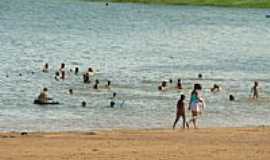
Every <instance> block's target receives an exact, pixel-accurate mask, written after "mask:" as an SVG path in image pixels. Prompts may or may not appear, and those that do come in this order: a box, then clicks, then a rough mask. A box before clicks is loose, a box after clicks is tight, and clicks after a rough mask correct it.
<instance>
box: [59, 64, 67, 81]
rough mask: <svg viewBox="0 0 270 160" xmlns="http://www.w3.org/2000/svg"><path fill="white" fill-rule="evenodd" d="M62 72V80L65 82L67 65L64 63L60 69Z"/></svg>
mask: <svg viewBox="0 0 270 160" xmlns="http://www.w3.org/2000/svg"><path fill="white" fill-rule="evenodd" d="M59 72H60V75H61V76H60V78H61V79H62V80H64V79H65V78H66V73H65V63H62V64H61V66H60V69H59Z"/></svg>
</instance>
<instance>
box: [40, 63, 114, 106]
mask: <svg viewBox="0 0 270 160" xmlns="http://www.w3.org/2000/svg"><path fill="white" fill-rule="evenodd" d="M42 72H44V73H49V64H48V63H45V64H44V66H43V69H42ZM69 72H71V73H72V72H73V70H72V69H70V70H69ZM74 74H75V75H79V67H75V69H74ZM94 75H95V72H94V70H93V69H92V68H91V67H89V68H88V70H87V71H86V72H84V73H83V75H82V76H83V83H86V84H90V83H92V81H93V77H94ZM54 79H55V80H56V81H60V80H65V79H66V68H65V63H62V64H61V65H60V68H59V69H58V70H57V71H56V72H55V76H54ZM92 88H93V89H95V90H98V89H100V88H104V89H111V81H110V80H108V81H107V84H105V85H104V86H100V81H99V80H98V79H96V80H95V81H94V84H93V86H92ZM68 93H69V94H70V95H72V94H73V89H69V91H68ZM114 96H115V95H114ZM50 100H52V98H48V89H47V88H43V90H42V91H41V93H40V94H39V96H38V97H37V99H36V100H35V103H37V104H51V101H50ZM54 103H55V102H54ZM81 105H82V106H83V107H85V106H86V102H85V101H83V102H82V103H81Z"/></svg>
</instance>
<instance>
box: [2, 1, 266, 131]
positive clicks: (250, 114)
mask: <svg viewBox="0 0 270 160" xmlns="http://www.w3.org/2000/svg"><path fill="white" fill-rule="evenodd" d="M267 13H268V11H267V10H259V9H236V8H215V7H192V6H166V5H165V6H163V5H141V4H117V3H113V4H110V5H109V6H105V4H104V3H93V2H84V1H77V0H1V1H0V61H1V68H0V130H1V131H86V130H95V129H111V128H132V129H133V128H134V129H137V128H170V127H172V123H173V121H174V118H175V105H176V102H177V99H178V97H179V95H180V94H181V93H183V94H185V95H186V96H187V101H188V98H189V95H190V92H191V89H192V85H193V84H194V83H197V82H199V83H201V84H202V85H203V88H204V90H203V92H204V96H205V99H206V103H207V107H206V110H205V112H204V114H203V116H202V117H201V119H200V126H201V127H236V126H240V127H241V126H254V125H270V74H269V73H270V72H269V68H270V19H269V18H265V14H267ZM46 62H48V63H49V65H50V72H49V73H42V72H41V69H42V66H43V64H44V63H46ZM63 62H64V63H65V64H66V68H67V70H69V69H70V68H74V67H75V66H79V67H80V70H81V72H82V71H85V70H86V69H87V68H88V67H89V66H91V67H93V68H94V69H95V70H96V71H97V74H96V75H95V77H94V78H93V79H99V80H101V85H104V84H105V83H106V81H107V80H111V81H112V89H111V90H106V89H100V90H99V91H95V90H93V89H92V84H84V83H83V82H82V76H75V75H74V74H73V73H68V75H67V79H66V80H65V81H55V79H54V72H55V71H56V70H57V69H58V68H59V66H60V64H61V63H63ZM32 72H34V74H32ZM20 73H21V74H22V76H19V74H20ZM198 73H202V74H203V79H202V80H197V79H196V77H197V75H198ZM7 75H8V77H7ZM169 78H172V79H173V80H174V83H176V80H177V78H182V80H183V85H184V89H183V90H182V91H181V92H179V91H176V90H175V89H171V90H169V91H166V92H159V91H158V90H157V86H158V85H159V83H160V82H161V81H162V80H168V79H169ZM254 80H258V81H259V83H260V84H259V85H260V88H261V93H260V95H261V98H260V99H259V100H257V101H251V100H248V97H249V95H250V88H251V87H252V85H253V81H254ZM214 83H217V84H219V85H221V86H222V87H223V90H222V91H221V92H220V93H216V94H213V93H211V92H210V90H209V88H210V87H211V86H212V85H213V84H214ZM173 86H174V85H171V87H172V88H173ZM43 87H47V88H48V89H49V94H50V96H51V97H54V99H55V100H57V101H59V102H61V103H62V104H61V105H52V106H39V105H34V104H32V103H33V100H34V99H35V97H36V96H37V95H38V94H39V92H40V91H41V90H42V88H43ZM70 88H72V89H73V90H74V95H72V96H71V95H68V94H67V91H68V89H70ZM113 92H117V94H118V99H119V101H118V103H122V102H123V105H122V106H120V105H119V104H118V105H116V107H115V108H110V107H108V106H109V102H110V100H109V98H110V97H111V96H112V93H113ZM229 94H233V95H235V97H236V101H235V102H230V101H228V95H229ZM83 100H85V101H86V102H87V106H86V107H85V108H82V107H81V102H82V101H83ZM188 115H189V114H188ZM179 125H180V123H179Z"/></svg>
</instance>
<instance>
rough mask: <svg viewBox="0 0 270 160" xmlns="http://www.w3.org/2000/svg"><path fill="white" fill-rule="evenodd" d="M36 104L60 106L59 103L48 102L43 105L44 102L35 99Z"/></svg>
mask: <svg viewBox="0 0 270 160" xmlns="http://www.w3.org/2000/svg"><path fill="white" fill-rule="evenodd" d="M34 104H39V105H57V104H60V103H59V102H54V101H52V102H47V103H43V102H40V101H39V100H37V99H35V100H34Z"/></svg>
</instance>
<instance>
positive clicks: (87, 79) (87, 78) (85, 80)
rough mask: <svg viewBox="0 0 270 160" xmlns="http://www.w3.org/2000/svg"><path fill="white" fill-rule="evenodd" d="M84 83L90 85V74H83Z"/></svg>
mask: <svg viewBox="0 0 270 160" xmlns="http://www.w3.org/2000/svg"><path fill="white" fill-rule="evenodd" d="M83 82H84V83H90V82H91V81H90V76H89V73H88V72H86V73H84V74H83Z"/></svg>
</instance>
